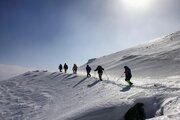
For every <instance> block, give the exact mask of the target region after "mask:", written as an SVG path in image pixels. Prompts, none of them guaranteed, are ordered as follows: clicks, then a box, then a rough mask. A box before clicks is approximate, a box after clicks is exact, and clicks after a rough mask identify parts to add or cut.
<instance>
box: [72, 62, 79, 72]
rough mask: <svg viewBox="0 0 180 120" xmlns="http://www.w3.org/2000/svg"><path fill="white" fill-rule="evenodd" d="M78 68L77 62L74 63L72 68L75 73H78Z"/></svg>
mask: <svg viewBox="0 0 180 120" xmlns="http://www.w3.org/2000/svg"><path fill="white" fill-rule="evenodd" d="M77 68H78V67H77V65H76V64H74V66H73V68H72V70H73V73H74V74H76V73H77Z"/></svg>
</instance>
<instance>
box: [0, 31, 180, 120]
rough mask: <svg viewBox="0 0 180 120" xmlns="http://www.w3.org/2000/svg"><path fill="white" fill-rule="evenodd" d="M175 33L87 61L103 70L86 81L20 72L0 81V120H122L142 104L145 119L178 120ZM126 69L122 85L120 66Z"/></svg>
mask: <svg viewBox="0 0 180 120" xmlns="http://www.w3.org/2000/svg"><path fill="white" fill-rule="evenodd" d="M179 51H180V32H176V33H173V34H171V35H168V36H164V37H161V38H159V39H156V40H153V41H151V42H149V43H147V44H143V45H139V46H136V47H133V48H130V49H126V50H123V51H120V52H117V53H114V54H111V55H107V56H103V57H100V58H94V59H90V60H89V61H88V64H89V65H90V66H91V67H92V68H93V70H94V69H95V67H97V65H102V66H103V67H104V68H105V72H104V74H103V81H99V80H98V79H97V78H96V77H97V74H96V73H95V72H94V71H92V72H91V74H92V75H93V76H94V77H91V78H86V76H83V75H85V66H86V64H84V65H83V66H81V67H80V68H79V69H78V74H77V75H76V74H65V73H59V72H54V73H50V72H47V71H32V72H26V73H24V74H21V75H19V76H16V77H13V78H11V79H9V80H4V81H0V106H1V107H0V120H123V116H124V115H125V113H126V112H127V111H128V109H129V108H131V107H132V106H134V104H136V103H138V102H141V103H144V109H145V113H146V118H147V119H148V120H179V119H180V112H179V109H180V74H179V70H180V52H179ZM124 65H127V66H129V67H130V68H132V73H133V78H132V82H133V83H134V86H133V87H131V88H130V87H129V86H127V83H126V82H125V81H124V78H120V75H121V73H123V71H124V70H123V66H124Z"/></svg>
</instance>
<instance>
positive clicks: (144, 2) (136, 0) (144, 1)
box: [121, 0, 152, 10]
mask: <svg viewBox="0 0 180 120" xmlns="http://www.w3.org/2000/svg"><path fill="white" fill-rule="evenodd" d="M121 2H122V4H123V6H124V7H126V8H128V9H131V10H142V9H143V10H145V9H148V8H149V7H150V4H151V2H152V0H121Z"/></svg>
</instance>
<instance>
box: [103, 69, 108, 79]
mask: <svg viewBox="0 0 180 120" xmlns="http://www.w3.org/2000/svg"><path fill="white" fill-rule="evenodd" d="M104 74H105V75H106V77H107V79H108V80H109V77H108V76H107V74H106V72H105V70H104Z"/></svg>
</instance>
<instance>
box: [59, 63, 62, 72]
mask: <svg viewBox="0 0 180 120" xmlns="http://www.w3.org/2000/svg"><path fill="white" fill-rule="evenodd" d="M59 71H60V72H62V65H61V64H60V65H59Z"/></svg>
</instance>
